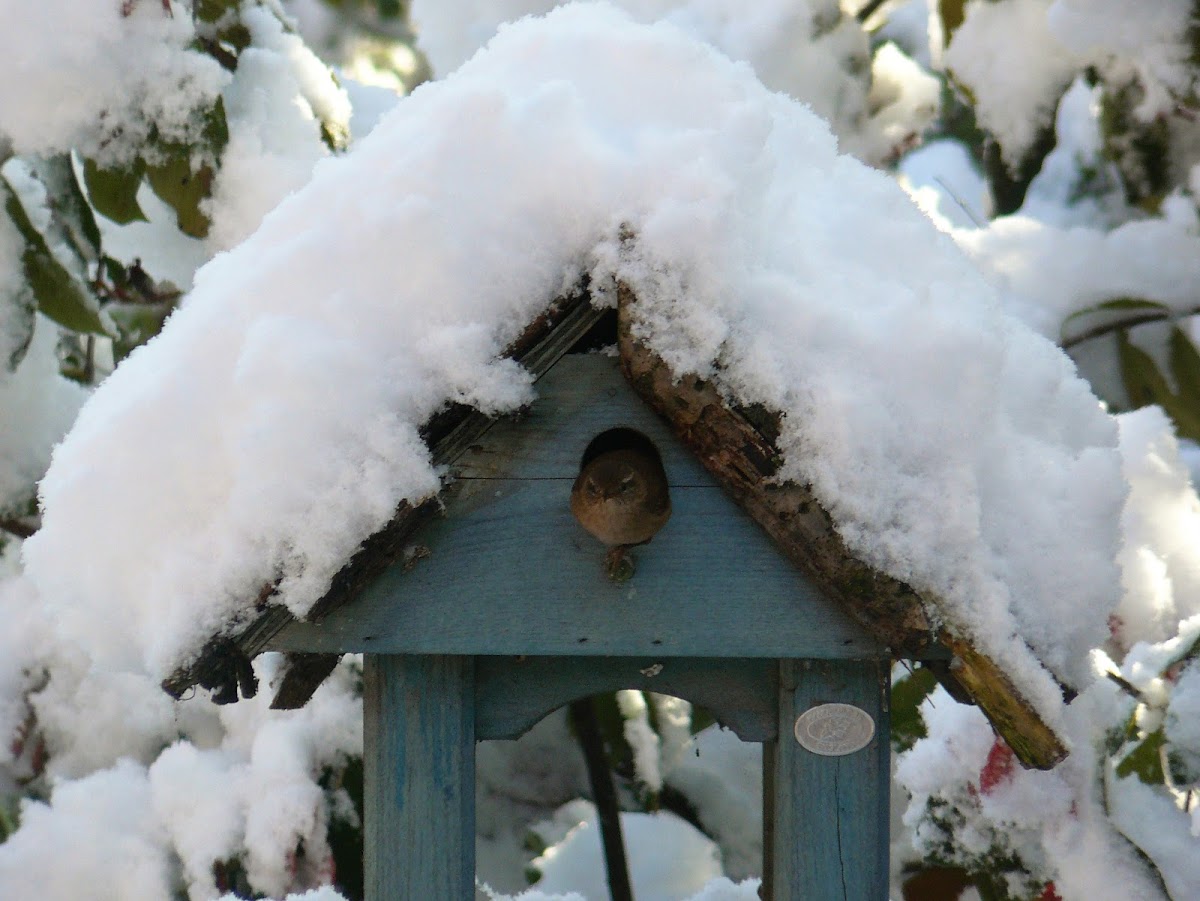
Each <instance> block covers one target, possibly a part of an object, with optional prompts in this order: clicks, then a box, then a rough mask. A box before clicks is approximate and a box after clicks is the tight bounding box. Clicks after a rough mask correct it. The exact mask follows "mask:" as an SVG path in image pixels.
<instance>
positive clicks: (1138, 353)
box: [1117, 331, 1200, 441]
mask: <svg viewBox="0 0 1200 901" xmlns="http://www.w3.org/2000/svg"><path fill="white" fill-rule="evenodd" d="M1185 340H1186V339H1185ZM1180 353H1181V355H1182V354H1184V353H1186V352H1184V351H1180ZM1174 356H1175V350H1174V348H1172V368H1173V369H1174V368H1175V363H1174ZM1117 358H1118V361H1119V363H1120V368H1121V379H1122V381H1123V382H1124V383H1125V391H1126V393H1128V395H1129V400H1130V405H1131V407H1132V408H1133V409H1137V408H1139V407H1144V406H1147V405H1148V404H1158V405H1159V406H1160V407H1162V408H1163V410H1164V411H1165V412H1166V414H1167V415H1168V416H1170V417H1171V420H1172V421H1173V422H1174V424H1175V431H1176V432H1177V433H1178V434H1179V435H1180V436H1182V437H1185V438H1191V439H1193V440H1195V441H1200V407H1194V406H1192V405H1191V404H1189V403H1186V402H1184V401H1182V400H1181V399H1180V398H1179V397H1177V396H1176V395H1175V394H1174V392H1172V390H1171V386H1170V385H1169V384H1167V380H1166V378H1165V377H1164V376H1163V374H1162V373H1161V372H1159V371H1158V366H1157V365H1156V364H1155V362H1154V359H1153V358H1152V357H1151V356H1150V355H1149V354H1148V353H1146V352H1145V351H1144V350H1142V349H1141V348H1140V347H1137V346H1135V345H1134V343H1133V342H1132V341H1130V340H1129V335H1128V333H1127V332H1125V331H1121V332H1118V334H1117ZM1180 365H1181V366H1184V367H1185V368H1186V367H1189V366H1190V365H1191V364H1190V363H1187V362H1181V364H1180ZM1189 377H1190V375H1189Z"/></svg>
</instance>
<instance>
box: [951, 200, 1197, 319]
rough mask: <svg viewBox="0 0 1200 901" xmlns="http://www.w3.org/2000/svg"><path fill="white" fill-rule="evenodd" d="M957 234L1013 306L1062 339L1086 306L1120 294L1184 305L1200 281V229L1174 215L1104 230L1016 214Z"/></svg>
mask: <svg viewBox="0 0 1200 901" xmlns="http://www.w3.org/2000/svg"><path fill="white" fill-rule="evenodd" d="M954 237H955V240H956V241H957V242H958V244H959V245H960V246H961V247H962V248H963V249H964V250H966V252H967V253H968V254H970V255H971V257H972V258H973V259H974V260H975V261H976V263H977V264H978V265H979V267H980V268H981V269H982V270H983V271H984V272H985V273H986V274H987V275H988V276H989V277H990V278H991V279H992V280H993V281H994V283H995V284H996V285H997V287H999V288H1000V290H1001V291H1002V292H1003V293H1004V296H1005V298H1006V301H1007V303H1006V308H1007V309H1008V310H1009V311H1010V312H1012V313H1013V314H1015V315H1016V316H1018V317H1019V318H1020V319H1021V320H1022V321H1024V322H1025V323H1026V325H1028V326H1029V327H1030V328H1033V329H1035V330H1036V331H1038V332H1041V333H1042V334H1043V335H1045V336H1046V337H1048V338H1052V339H1053V340H1056V341H1057V340H1060V337H1061V336H1060V334H1059V332H1060V330H1061V329H1062V325H1063V321H1064V320H1065V319H1066V318H1067V317H1068V316H1069V315H1070V314H1072V313H1074V312H1077V311H1079V310H1083V309H1085V308H1087V307H1091V306H1094V305H1096V304H1098V303H1103V302H1104V301H1108V300H1112V299H1114V298H1118V297H1136V298H1141V299H1143V300H1150V301H1155V302H1157V303H1161V304H1164V305H1166V306H1168V307H1170V308H1172V309H1175V310H1185V309H1189V308H1191V307H1192V306H1193V305H1194V304H1195V302H1196V294H1195V292H1196V288H1197V286H1200V231H1198V230H1197V229H1194V228H1191V227H1188V226H1187V225H1181V223H1179V222H1176V221H1172V220H1170V219H1144V220H1138V221H1133V222H1127V223H1125V224H1124V225H1121V226H1119V227H1117V228H1114V229H1113V230H1111V231H1101V230H1098V229H1095V228H1084V227H1080V226H1068V227H1059V226H1056V225H1053V224H1048V223H1044V222H1039V221H1037V220H1035V219H1031V218H1029V217H1027V216H1022V215H1017V216H1006V217H1004V218H1002V219H996V220H994V221H993V222H991V223H989V225H988V227H987V228H986V229H972V230H962V231H957V232H955V234H954ZM1067 329H1068V335H1067V337H1070V333H1069V332H1070V329H1071V326H1070V325H1068V326H1067Z"/></svg>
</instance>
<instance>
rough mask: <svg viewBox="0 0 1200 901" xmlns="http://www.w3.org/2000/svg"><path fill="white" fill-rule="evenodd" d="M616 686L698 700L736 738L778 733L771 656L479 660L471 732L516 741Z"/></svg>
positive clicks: (775, 672) (776, 684) (765, 737)
mask: <svg viewBox="0 0 1200 901" xmlns="http://www.w3.org/2000/svg"><path fill="white" fill-rule="evenodd" d="M622 688H632V689H639V690H641V691H654V692H658V693H659V694H667V695H673V696H674V697H677V698H683V699H685V700H688V701H691V702H693V703H695V704H700V705H702V706H704V707H705V708H707V709H708V710H709V712H711V713H712V714H713V716H715V717H716V718H717V721H718V722H719V723H721V724H722V725H723V726H727V727H729V728H730V729H732V730H733V731H734V732H735V733H737V735H738V737H739V738H741V740H742V741H769V740H771V739H773V738H775V736H776V734H777V717H778V712H777V710H776V700H775V699H776V693H777V691H778V688H779V667H778V665H777V664H776V662H775V661H774V660H761V659H744V660H739V659H736V658H669V657H664V658H654V657H479V658H477V659H476V661H475V736H476V737H477V738H479V739H480V740H482V739H488V738H519V737H520V736H521V735H522V734H524V733H525V732H526V731H528V730H529V729H531V728H532V727H533V726H535V725H536V724H537V723H538V722H539V721H540V720H541V719H542V718H543V717H544V716H546V715H547V714H548V713H550V712H551V711H553V710H557V709H558V708H559V707H562V706H563V705H564V704H567V703H569V702H570V701H574V700H577V699H578V698H584V697H588V696H590V695H595V694H601V693H605V692H611V691H616V690H618V689H622Z"/></svg>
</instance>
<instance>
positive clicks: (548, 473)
mask: <svg viewBox="0 0 1200 901" xmlns="http://www.w3.org/2000/svg"><path fill="white" fill-rule="evenodd" d="M537 394H538V397H537V400H536V401H535V402H534V403H533V404H532V406H531V407H530V408H529V409H528V411H527V412H526V413H525V414H524V415H523V416H521V417H520V418H519V419H510V420H501V421H498V422H496V423H495V424H494V425H493V426H491V428H489V429H488V430H487V431H486V432H485V433H484V434H483V436H482V437H481V438H479V439H478V440H477V441H475V442H473V443H472V444H471V445H470V446H468V447H467V448H466V449H465V450H464V451H463V452H462V453H461V455H460V456H459V457H458V459H457V460H455V461H454V462H453V463H451V464H450V467H449V472H448V479H447V487H446V489H445V491H444V492H443V504H444V512H443V514H442V515H440V516H437V517H435V518H433V519H432V520H431V521H430V522H428V523H427V524H426V525H425V526H423V527H421V528H419V529H418V530H417V531H416V532H414V533H413V534H412V535H411V536H410V537H409V539H408V543H407V546H406V548H405V551H404V553H403V554H402V555H401V556H400V557H399V559H398V560H397V561H396V562H395V563H394V564H393V565H392V566H391V567H390V568H388V569H387V570H386V571H385V572H384V573H383V574H382V575H380V576H379V577H378V578H377V579H376V580H375V581H374V582H372V583H371V584H369V585H368V586H367V587H366V588H365V589H364V590H363V592H362V594H361V595H360V596H359V597H358V598H357V599H356V600H354V601H352V602H351V603H349V604H347V605H346V606H344V607H341V608H340V609H338V610H335V611H334V612H332V613H331V614H329V615H328V616H327V617H325V618H324V619H323V620H322V621H321V622H320V623H300V622H296V623H292V624H290V625H289V626H287V627H286V628H285V629H284V630H283V631H282V632H281V633H280V634H279V635H278V636H277V637H276V638H275V639H274V640H273V641H272V643H271V646H272V647H274V648H277V649H280V650H289V651H305V652H332V653H340V652H347V651H354V652H361V651H370V652H376V653H425V654H467V655H487V654H512V655H519V654H530V655H564V656H566V655H583V656H597V655H648V656H655V655H657V656H662V657H688V656H694V657H752V658H753V657H760V658H776V657H793V658H795V657H807V658H862V657H872V656H878V655H880V654H881V653H883V652H882V650H881V648H880V645H879V643H878V642H877V641H876V640H874V639H873V638H871V637H870V636H869V635H868V634H867V633H866V631H865V630H864V629H863V628H862V627H861V626H859V625H858V624H856V623H855V622H854V621H853V620H851V619H850V617H849V616H848V615H847V614H846V613H844V612H843V611H842V610H841V609H840V608H839V607H838V606H837V604H835V603H834V602H833V601H831V600H830V599H829V598H828V597H826V596H825V595H824V594H823V593H822V592H821V591H820V590H819V589H818V588H817V587H816V586H815V584H813V583H812V582H811V581H810V580H808V578H807V577H806V576H804V574H803V573H801V572H800V571H799V570H798V569H797V568H796V566H795V565H793V564H792V563H791V562H790V561H789V560H787V559H786V558H785V557H783V556H782V555H781V554H780V553H779V551H778V549H777V548H776V547H775V545H774V544H773V542H772V541H771V539H770V537H769V536H768V535H767V534H766V533H765V532H764V531H763V530H762V529H761V528H759V526H758V525H757V524H756V523H755V522H753V520H751V519H750V517H749V516H747V515H746V514H745V513H744V512H743V511H742V510H740V509H739V508H738V507H737V506H736V505H735V504H734V503H733V502H732V501H731V500H730V499H729V497H728V496H727V495H726V493H725V492H724V491H723V490H722V488H721V486H720V484H719V483H718V482H717V480H716V479H715V478H714V477H713V476H712V475H711V474H710V473H708V472H707V471H706V470H705V469H704V467H703V466H702V465H700V463H699V462H698V461H697V460H696V458H695V456H694V455H693V454H692V452H691V451H689V450H688V448H686V447H685V446H684V445H682V444H681V443H680V442H679V440H678V439H677V438H676V437H675V436H674V435H672V434H671V432H670V430H669V428H668V427H667V426H666V425H665V423H663V421H662V420H661V419H660V418H659V417H658V416H657V415H656V414H655V413H654V412H653V411H652V410H650V409H649V408H648V407H647V406H646V405H645V404H644V403H643V402H642V401H641V399H640V398H638V397H637V396H636V395H635V394H634V393H633V391H632V389H631V388H630V387H629V385H628V383H627V382H626V381H625V379H624V378H623V377H622V375H621V372H620V369H619V365H618V361H617V360H616V359H614V358H612V357H606V356H602V355H597V354H568V355H566V356H564V357H563V358H562V359H561V360H559V362H558V363H557V364H556V365H555V366H554V367H553V368H552V369H551V370H550V371H549V373H548V374H547V375H545V376H544V377H543V378H542V379H541V380H540V381H539V382H538V383H537ZM614 429H630V430H635V432H636V434H638V435H641V436H644V437H645V440H648V441H650V442H652V443H653V445H654V447H656V448H657V450H658V452H659V453H660V454H661V456H662V461H663V465H664V468H665V470H666V473H667V478H668V485H669V488H670V498H671V507H672V513H671V516H670V520H669V521H668V522H667V524H666V525H665V527H663V528H662V530H661V531H660V532H658V533H657V534H655V535H654V537H653V539H652V540H651V541H650V542H649V543H648V544H645V545H642V546H640V547H636V548H634V549H632V550H631V551H630V552H629V553H630V555H631V557H632V558H633V562H634V573H633V575H632V577H631V578H628V579H627V580H624V581H614V580H613V579H612V578H610V574H609V573H608V572H607V570H606V568H605V566H604V560H605V547H604V545H603V544H602V543H601V542H600V541H599V540H597V539H596V538H594V537H593V536H592V535H590V534H588V532H587V531H585V530H584V528H583V527H582V526H581V525H580V524H579V523H578V522H577V521H576V520H575V518H574V517H573V516H572V515H571V510H570V508H569V504H568V500H569V495H570V492H571V487H572V484H573V482H574V480H575V478H576V476H577V474H578V473H579V470H580V465H581V462H582V461H583V459H584V454H585V451H586V450H587V448H588V446H589V444H591V443H592V442H593V440H594V439H595V438H596V436H598V435H603V434H605V433H607V432H609V430H614Z"/></svg>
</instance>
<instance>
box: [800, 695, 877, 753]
mask: <svg viewBox="0 0 1200 901" xmlns="http://www.w3.org/2000/svg"><path fill="white" fill-rule="evenodd" d="M795 731H796V741H798V742H800V744H801V746H802V747H804V748H805V749H807V750H809V751H812V752H813V753H814V754H822V755H824V756H825V757H841V756H842V755H843V754H853V753H854V752H855V751H861V750H862V749H863V748H865V747H866V746H867V745H869V744H870V743H871V739H872V738H874V737H875V720H873V719H871V714H869V713H867V712H866V711H865V710H863V709H862V708H860V707H855V706H854V705H853V704H818V705H817V706H816V707H810V708H809V709H808V710H806V711H804V712H803V713H802V714H800V716H799V717H797V718H796V730H795Z"/></svg>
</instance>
